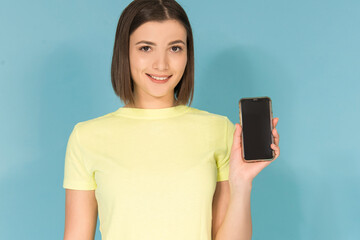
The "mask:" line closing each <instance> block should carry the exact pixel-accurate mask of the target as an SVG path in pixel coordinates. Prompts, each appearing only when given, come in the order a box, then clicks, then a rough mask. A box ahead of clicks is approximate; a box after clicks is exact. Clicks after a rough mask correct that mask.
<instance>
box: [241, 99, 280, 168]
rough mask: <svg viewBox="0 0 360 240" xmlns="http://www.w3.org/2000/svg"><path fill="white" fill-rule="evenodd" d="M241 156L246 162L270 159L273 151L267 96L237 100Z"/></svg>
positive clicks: (272, 157) (273, 154)
mask: <svg viewBox="0 0 360 240" xmlns="http://www.w3.org/2000/svg"><path fill="white" fill-rule="evenodd" d="M239 112H240V114H239V115H240V124H241V126H242V136H241V137H242V149H243V151H242V152H243V158H244V160H245V161H247V162H259V161H271V160H273V159H274V157H275V152H274V150H273V149H272V148H271V144H272V143H274V138H273V135H272V129H273V125H272V118H273V116H272V107H271V99H270V98H269V97H266V96H265V97H254V98H241V99H240V100H239Z"/></svg>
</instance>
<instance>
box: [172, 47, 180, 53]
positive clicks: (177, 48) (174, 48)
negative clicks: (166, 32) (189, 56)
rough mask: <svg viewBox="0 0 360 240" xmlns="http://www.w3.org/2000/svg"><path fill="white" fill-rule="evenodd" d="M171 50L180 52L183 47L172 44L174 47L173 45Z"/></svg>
mask: <svg viewBox="0 0 360 240" xmlns="http://www.w3.org/2000/svg"><path fill="white" fill-rule="evenodd" d="M171 50H172V51H173V52H180V51H182V48H181V47H180V46H172V47H171Z"/></svg>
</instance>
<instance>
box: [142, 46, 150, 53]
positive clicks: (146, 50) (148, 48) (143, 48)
mask: <svg viewBox="0 0 360 240" xmlns="http://www.w3.org/2000/svg"><path fill="white" fill-rule="evenodd" d="M140 50H141V51H144V52H148V51H149V50H150V47H149V46H143V47H141V48H140Z"/></svg>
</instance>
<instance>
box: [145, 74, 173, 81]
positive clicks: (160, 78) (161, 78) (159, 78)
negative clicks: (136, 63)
mask: <svg viewBox="0 0 360 240" xmlns="http://www.w3.org/2000/svg"><path fill="white" fill-rule="evenodd" d="M149 76H150V77H152V78H154V79H156V80H165V79H168V78H169V77H155V76H152V75H150V74H149Z"/></svg>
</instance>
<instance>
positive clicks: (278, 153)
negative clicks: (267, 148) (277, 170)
mask: <svg viewBox="0 0 360 240" xmlns="http://www.w3.org/2000/svg"><path fill="white" fill-rule="evenodd" d="M271 148H272V149H273V150H274V151H275V159H276V158H277V157H279V155H280V147H279V146H277V145H275V144H271ZM275 159H274V160H275Z"/></svg>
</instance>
